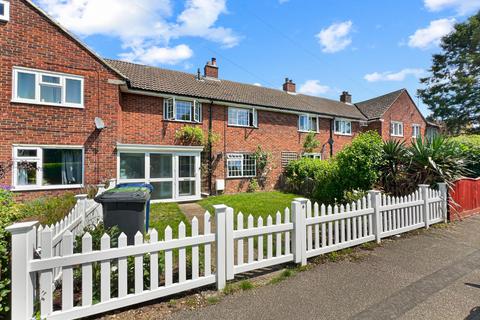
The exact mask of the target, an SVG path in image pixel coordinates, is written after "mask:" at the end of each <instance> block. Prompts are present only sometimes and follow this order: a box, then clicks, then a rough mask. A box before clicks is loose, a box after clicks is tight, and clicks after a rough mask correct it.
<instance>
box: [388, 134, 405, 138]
mask: <svg viewBox="0 0 480 320" xmlns="http://www.w3.org/2000/svg"><path fill="white" fill-rule="evenodd" d="M390 137H395V138H403V135H401V136H399V135H396V134H390Z"/></svg>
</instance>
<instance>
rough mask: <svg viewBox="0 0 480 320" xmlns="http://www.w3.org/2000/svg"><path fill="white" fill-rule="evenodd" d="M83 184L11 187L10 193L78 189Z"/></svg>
mask: <svg viewBox="0 0 480 320" xmlns="http://www.w3.org/2000/svg"><path fill="white" fill-rule="evenodd" d="M80 188H83V184H71V185H62V186H16V187H12V189H11V191H13V192H16V191H18V192H20V191H42V190H62V189H80Z"/></svg>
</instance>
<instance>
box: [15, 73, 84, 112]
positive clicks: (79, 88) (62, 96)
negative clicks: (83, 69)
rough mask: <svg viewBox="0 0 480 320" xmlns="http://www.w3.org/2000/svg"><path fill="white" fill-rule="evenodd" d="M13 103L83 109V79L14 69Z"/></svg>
mask: <svg viewBox="0 0 480 320" xmlns="http://www.w3.org/2000/svg"><path fill="white" fill-rule="evenodd" d="M13 77H14V81H13V101H14V102H21V103H34V104H44V105H55V106H61V107H76V108H83V77H78V76H71V75H66V74H57V73H50V72H44V71H37V70H31V69H24V68H14V69H13Z"/></svg>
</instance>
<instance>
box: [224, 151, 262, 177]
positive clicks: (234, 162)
mask: <svg viewBox="0 0 480 320" xmlns="http://www.w3.org/2000/svg"><path fill="white" fill-rule="evenodd" d="M256 175H257V169H256V161H255V157H254V155H253V154H241V153H229V154H227V177H228V178H247V177H255V176H256Z"/></svg>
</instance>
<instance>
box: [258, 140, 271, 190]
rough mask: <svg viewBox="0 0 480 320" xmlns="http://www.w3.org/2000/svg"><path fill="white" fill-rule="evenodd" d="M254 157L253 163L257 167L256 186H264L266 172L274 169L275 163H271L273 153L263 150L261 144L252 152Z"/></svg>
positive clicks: (266, 176) (266, 177)
mask: <svg viewBox="0 0 480 320" xmlns="http://www.w3.org/2000/svg"><path fill="white" fill-rule="evenodd" d="M253 156H254V158H255V165H256V169H257V172H256V174H257V178H258V180H257V182H258V186H259V187H262V188H265V184H266V182H267V179H268V174H269V173H270V171H272V170H273V169H275V165H274V164H273V161H272V159H273V155H272V153H271V152H268V151H265V150H263V149H262V147H261V146H258V147H257V150H255V153H254V154H253Z"/></svg>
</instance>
